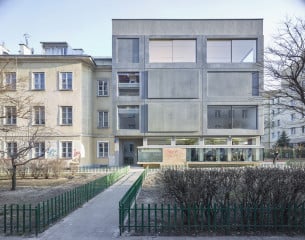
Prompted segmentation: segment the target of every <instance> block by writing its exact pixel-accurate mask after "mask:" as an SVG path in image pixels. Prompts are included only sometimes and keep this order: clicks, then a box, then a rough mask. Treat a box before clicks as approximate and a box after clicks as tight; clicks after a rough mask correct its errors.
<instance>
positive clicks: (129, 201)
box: [119, 168, 148, 234]
mask: <svg viewBox="0 0 305 240" xmlns="http://www.w3.org/2000/svg"><path fill="white" fill-rule="evenodd" d="M147 171H148V168H146V169H145V170H144V172H143V173H142V174H141V175H140V176H139V177H138V179H137V180H136V181H135V182H134V184H133V185H132V186H131V187H130V188H129V189H128V191H127V192H126V193H125V195H124V196H123V197H122V199H121V200H120V202H119V225H120V226H119V227H120V234H121V233H122V232H121V230H122V229H123V228H124V219H125V218H126V216H128V215H129V214H130V213H129V209H130V208H131V206H132V205H133V203H134V202H135V200H136V197H137V194H138V193H139V191H140V189H141V187H142V184H143V182H144V179H145V177H146V175H147Z"/></svg>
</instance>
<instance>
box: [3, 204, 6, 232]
mask: <svg viewBox="0 0 305 240" xmlns="http://www.w3.org/2000/svg"><path fill="white" fill-rule="evenodd" d="M3 211H4V216H3V224H4V228H3V230H4V233H6V204H4V208H3Z"/></svg>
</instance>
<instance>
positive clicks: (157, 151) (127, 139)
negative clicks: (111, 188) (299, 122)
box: [112, 19, 264, 164]
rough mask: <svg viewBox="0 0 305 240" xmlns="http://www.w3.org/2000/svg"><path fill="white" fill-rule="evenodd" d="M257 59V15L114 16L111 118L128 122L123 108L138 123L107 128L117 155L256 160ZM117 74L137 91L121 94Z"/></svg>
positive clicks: (177, 160) (168, 160)
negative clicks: (129, 78)
mask: <svg viewBox="0 0 305 240" xmlns="http://www.w3.org/2000/svg"><path fill="white" fill-rule="evenodd" d="M262 64H263V21H262V20H261V19H244V20H242V19H236V20H235V19H230V20H227V19H226V20H225V19H224V20H149V19H147V20H142V19H139V20H136V19H135V20H127V19H116V20H113V63H112V83H113V89H114V90H116V91H117V94H114V95H113V97H112V98H113V111H114V112H115V111H117V112H118V114H117V115H116V116H115V117H116V118H114V121H113V123H114V124H117V123H120V122H121V121H128V120H126V119H124V117H122V116H120V110H121V109H122V108H123V107H125V109H130V116H131V114H135V115H133V116H134V117H135V120H134V121H136V122H138V124H133V125H132V124H131V125H132V126H131V127H130V128H129V129H128V127H126V126H120V124H118V125H117V129H115V128H114V129H113V130H114V136H115V138H116V149H117V151H116V159H118V160H119V163H120V164H123V163H125V162H126V161H127V162H128V161H133V160H130V159H132V157H130V156H129V155H130V152H133V149H136V148H137V149H138V156H135V157H134V158H135V159H136V158H137V159H138V162H139V163H142V164H145V163H147V161H148V162H150V163H151V164H153V163H154V164H186V163H187V162H188V163H190V162H196V163H199V162H206V161H216V162H218V161H240V160H242V161H243V160H244V161H253V160H261V158H262V156H261V151H260V149H261V144H260V136H261V135H263V131H264V127H263V124H264V123H263V105H262V99H261V97H260V96H259V91H258V89H259V87H260V86H263V73H262V70H261V66H262ZM123 73H133V74H136V75H138V76H139V80H138V81H137V82H138V85H139V93H138V94H136V95H135V94H130V95H128V96H126V94H120V75H121V74H123ZM131 95H132V96H131ZM135 109H136V111H135ZM125 114H128V110H127V112H125ZM128 152H129V153H128ZM135 154H136V153H135ZM125 155H126V156H125Z"/></svg>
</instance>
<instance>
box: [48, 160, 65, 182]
mask: <svg viewBox="0 0 305 240" xmlns="http://www.w3.org/2000/svg"><path fill="white" fill-rule="evenodd" d="M65 164H66V163H65V160H62V159H53V160H51V161H50V162H49V166H50V171H51V172H52V175H53V177H55V178H59V177H60V175H61V174H62V172H63V170H64V168H65Z"/></svg>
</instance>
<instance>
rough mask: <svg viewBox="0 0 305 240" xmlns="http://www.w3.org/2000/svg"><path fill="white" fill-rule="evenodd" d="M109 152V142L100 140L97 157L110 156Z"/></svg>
mask: <svg viewBox="0 0 305 240" xmlns="http://www.w3.org/2000/svg"><path fill="white" fill-rule="evenodd" d="M108 154H109V143H108V142H104V141H101V142H98V143H97V157H98V158H104V157H108Z"/></svg>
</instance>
